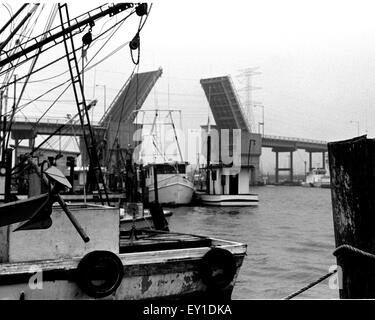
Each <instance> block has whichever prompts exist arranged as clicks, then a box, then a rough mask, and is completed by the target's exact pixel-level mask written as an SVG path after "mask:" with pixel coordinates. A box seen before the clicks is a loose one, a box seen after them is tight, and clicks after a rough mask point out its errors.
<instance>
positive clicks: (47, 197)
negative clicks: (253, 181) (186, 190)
mask: <svg viewBox="0 0 375 320" xmlns="http://www.w3.org/2000/svg"><path fill="white" fill-rule="evenodd" d="M45 174H46V176H47V177H48V180H49V183H50V185H52V186H53V188H52V189H51V190H50V191H49V193H47V194H43V195H40V196H35V197H33V198H29V199H27V200H20V201H17V202H10V203H6V204H4V205H2V206H0V226H1V227H0V238H1V240H2V241H1V242H0V244H1V245H0V249H1V250H0V299H98V298H103V299H127V300H132V299H137V300H139V299H156V298H157V299H163V298H165V299H172V298H173V299H184V298H192V297H207V298H208V297H210V298H212V297H219V298H230V295H231V292H232V290H233V286H234V283H235V281H236V278H237V275H238V272H239V269H240V267H241V265H242V262H243V259H244V256H245V253H246V245H245V244H241V243H237V242H232V241H225V240H219V239H213V238H209V237H202V236H197V235H189V234H180V233H173V232H166V231H156V230H155V231H150V230H142V229H138V230H136V231H135V232H132V233H130V234H129V233H126V232H123V231H121V230H120V223H119V220H120V219H119V215H118V210H117V209H116V208H113V207H108V206H102V205H93V204H87V205H85V206H83V205H78V204H75V205H72V206H69V208H68V206H67V205H66V204H65V202H64V200H63V199H62V198H61V196H60V195H59V193H58V190H61V189H63V188H64V187H69V182H68V181H67V180H66V179H65V178H64V176H63V175H62V174H61V173H59V172H58V169H56V168H54V167H51V168H49V169H48V170H46V171H45ZM54 201H57V202H58V203H59V204H60V207H61V208H57V207H55V206H52V204H53V202H54ZM25 208H28V210H25ZM64 213H65V214H66V215H64ZM25 221H26V222H25ZM16 223H21V224H20V225H18V226H16V225H15V224H16ZM70 223H73V226H74V228H73V227H72V225H71V224H70ZM75 230H76V231H78V234H77V233H76V232H75ZM82 240H83V241H82ZM25 243H27V246H25Z"/></svg>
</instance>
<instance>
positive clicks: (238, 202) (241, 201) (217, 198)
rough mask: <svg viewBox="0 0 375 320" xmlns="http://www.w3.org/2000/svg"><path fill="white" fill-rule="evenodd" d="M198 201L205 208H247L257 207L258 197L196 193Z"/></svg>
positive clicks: (252, 195) (254, 195)
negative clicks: (205, 206)
mask: <svg viewBox="0 0 375 320" xmlns="http://www.w3.org/2000/svg"><path fill="white" fill-rule="evenodd" d="M197 199H198V201H199V202H200V203H201V204H203V205H207V206H220V207H233V206H235V207H248V206H257V205H258V203H259V197H258V195H257V194H235V195H231V194H222V195H221V194H206V193H197Z"/></svg>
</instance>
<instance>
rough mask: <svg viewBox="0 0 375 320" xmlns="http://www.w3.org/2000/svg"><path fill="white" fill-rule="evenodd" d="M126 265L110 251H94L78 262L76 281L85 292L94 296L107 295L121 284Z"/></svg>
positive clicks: (101, 296)
mask: <svg viewBox="0 0 375 320" xmlns="http://www.w3.org/2000/svg"><path fill="white" fill-rule="evenodd" d="M123 276H124V267H123V264H122V262H121V260H120V258H119V257H118V256H117V255H116V254H115V253H113V252H110V251H100V250H98V251H92V252H89V253H88V254H86V255H85V256H84V257H83V258H82V259H81V261H80V262H79V264H78V267H77V273H76V281H77V284H78V286H79V287H80V288H81V290H82V291H83V292H85V293H86V294H87V295H89V296H90V297H93V298H103V297H107V296H109V295H110V294H112V293H113V292H115V291H116V289H117V288H118V287H119V285H120V284H121V281H122V278H123Z"/></svg>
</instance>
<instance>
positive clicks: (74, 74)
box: [59, 3, 110, 205]
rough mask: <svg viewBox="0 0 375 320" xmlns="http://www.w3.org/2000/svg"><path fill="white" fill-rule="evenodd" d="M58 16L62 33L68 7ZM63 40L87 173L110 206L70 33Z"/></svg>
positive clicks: (61, 7)
mask: <svg viewBox="0 0 375 320" xmlns="http://www.w3.org/2000/svg"><path fill="white" fill-rule="evenodd" d="M59 14H60V21H61V28H62V30H63V31H64V30H65V29H67V28H69V27H70V19H69V12H68V6H67V4H66V3H64V4H59ZM64 20H65V22H64ZM63 39H64V46H65V52H66V58H67V60H68V65H69V72H70V78H71V81H72V87H73V92H74V97H75V100H76V104H77V109H78V115H79V119H80V122H81V126H82V131H83V139H84V142H85V145H86V147H87V153H88V156H89V161H90V163H89V172H91V173H93V174H92V175H91V176H94V177H95V178H94V180H95V184H96V187H97V188H98V194H99V197H100V200H101V202H102V204H103V205H104V201H103V198H102V195H101V191H100V185H99V182H102V183H103V188H104V193H105V196H106V201H107V203H108V205H110V202H109V198H108V192H107V187H106V185H105V183H104V179H103V172H102V170H101V166H100V163H99V159H98V155H97V152H96V143H95V138H94V133H93V130H92V128H91V125H90V118H89V114H88V110H87V105H86V99H85V95H84V90H83V85H82V81H81V75H80V72H79V68H78V62H77V57H76V54H75V49H74V41H73V35H72V33H71V32H64V34H63ZM85 118H86V119H85ZM85 120H86V125H85ZM86 128H87V129H88V135H89V137H88V136H87V133H86V130H85V129H86ZM89 140H90V141H89ZM91 178H92V177H91ZM91 187H92V182H91V179H90V183H89V184H88V189H89V190H90V188H91Z"/></svg>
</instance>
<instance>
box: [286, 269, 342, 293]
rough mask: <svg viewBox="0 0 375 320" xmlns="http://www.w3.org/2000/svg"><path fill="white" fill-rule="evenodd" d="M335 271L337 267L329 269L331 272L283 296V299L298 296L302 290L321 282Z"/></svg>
mask: <svg viewBox="0 0 375 320" xmlns="http://www.w3.org/2000/svg"><path fill="white" fill-rule="evenodd" d="M336 272H337V269H335V270H333V271H331V272H328V273H327V274H325V275H324V276H323V277H320V278H319V279H318V280H316V281H314V282H311V283H310V284H309V285H307V286H306V287H303V288H302V289H300V290H298V291H296V292H293V293H292V294H290V295H288V296H286V297H285V298H283V300H290V299H292V298H294V297H295V296H298V295H299V294H301V293H302V292H305V291H306V290H308V289H310V288H312V287H314V286H315V285H317V284H318V283H320V282H322V281H323V280H325V279H327V278H329V277H330V276H332V275H333V274H335V273H336Z"/></svg>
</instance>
